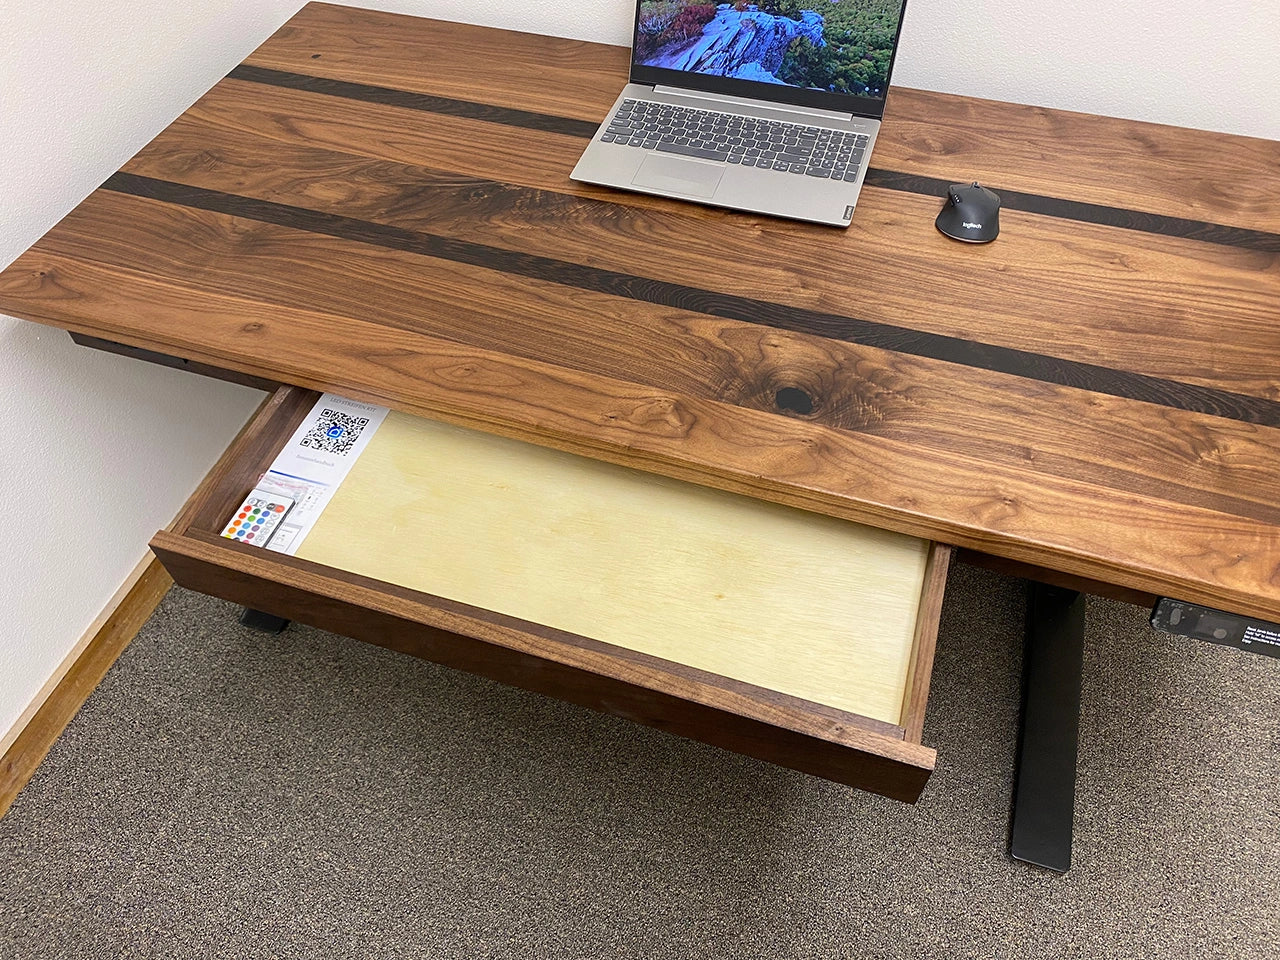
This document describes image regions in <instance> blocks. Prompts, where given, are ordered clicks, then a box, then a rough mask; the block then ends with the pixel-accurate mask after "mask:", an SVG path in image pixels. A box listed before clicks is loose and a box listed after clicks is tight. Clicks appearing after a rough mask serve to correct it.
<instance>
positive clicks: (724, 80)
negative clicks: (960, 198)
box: [571, 0, 906, 227]
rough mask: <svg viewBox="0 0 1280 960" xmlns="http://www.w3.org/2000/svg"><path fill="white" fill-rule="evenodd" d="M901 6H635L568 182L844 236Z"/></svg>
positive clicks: (685, 0)
mask: <svg viewBox="0 0 1280 960" xmlns="http://www.w3.org/2000/svg"><path fill="white" fill-rule="evenodd" d="M905 8H906V0H754V2H743V0H737V2H732V3H720V4H714V3H699V2H696V0H638V2H637V3H636V14H635V25H634V33H633V36H632V44H631V77H630V83H628V84H627V85H626V87H625V88H623V91H622V93H621V94H620V95H619V97H618V100H617V102H616V103H615V104H614V105H613V109H611V110H610V111H609V115H608V119H606V120H605V122H604V123H603V124H602V125H601V127H600V129H599V130H598V131H597V132H596V135H595V136H594V137H593V138H592V140H591V143H590V144H588V146H587V149H586V151H585V152H584V153H583V154H582V157H581V159H580V160H579V161H578V164H577V166H576V167H574V169H573V173H572V174H571V177H572V178H573V179H574V180H579V181H582V182H584V183H595V184H601V185H603V186H608V187H618V188H621V189H623V190H636V191H640V192H642V193H654V194H660V195H661V196H665V197H676V198H679V199H682V200H691V201H694V202H697V203H705V204H711V205H714V206H721V207H731V208H733V209H735V210H743V211H749V212H753V213H764V214H771V215H774V216H779V217H790V218H794V219H797V220H807V221H812V222H815V223H825V224H831V225H833V226H840V227H847V226H848V225H849V222H850V220H851V219H852V218H853V210H854V207H855V206H856V205H857V202H858V194H859V192H860V191H861V189H862V181H863V178H864V177H865V176H866V171H867V165H868V163H869V161H870V158H871V151H872V149H873V148H874V146H875V141H876V134H877V132H878V131H879V129H880V119H881V117H882V116H883V115H884V104H885V95H886V93H887V92H888V88H889V74H890V71H891V70H892V68H893V59H894V54H895V52H896V51H897V47H898V37H899V34H900V31H901V27H902V14H903V11H904V9H905Z"/></svg>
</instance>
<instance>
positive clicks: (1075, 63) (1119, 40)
mask: <svg viewBox="0 0 1280 960" xmlns="http://www.w3.org/2000/svg"><path fill="white" fill-rule="evenodd" d="M300 5H301V4H300V2H298V0H187V2H185V3H175V2H173V0H116V2H115V3H103V2H102V0H62V2H59V3H49V2H48V0H4V2H3V4H0V266H4V265H7V264H8V263H9V262H11V261H12V260H13V259H14V258H15V257H16V256H17V255H18V254H19V253H21V252H22V251H23V250H24V249H25V248H26V247H27V246H29V245H30V244H31V243H33V242H34V241H35V240H36V239H37V238H38V237H39V236H40V235H41V234H43V233H44V232H45V231H46V230H48V229H49V228H50V227H51V226H53V224H54V223H55V222H57V220H58V219H59V217H61V216H62V215H63V214H64V213H66V212H67V211H68V210H70V209H71V208H72V207H74V206H75V204H76V203H77V202H78V201H79V200H80V199H81V198H83V197H84V196H85V195H86V194H88V193H89V192H90V191H91V190H92V189H93V188H94V187H95V186H96V185H97V184H98V183H100V182H101V181H102V180H103V179H105V178H106V177H107V176H109V175H110V174H111V173H112V172H113V171H114V170H116V169H117V168H118V167H119V166H120V165H121V164H122V163H123V162H124V161H125V160H126V159H127V158H128V157H129V156H130V155H131V154H132V153H134V152H135V151H136V150H137V149H138V148H140V147H141V146H142V145H143V144H144V143H146V142H147V141H148V140H149V139H150V138H151V137H153V136H154V135H155V134H157V133H158V132H159V131H160V130H161V129H162V128H163V127H164V126H165V124H167V123H168V122H169V121H170V120H171V119H172V118H173V117H175V116H176V115H177V114H179V113H180V112H181V111H182V110H183V109H184V108H185V107H186V106H187V105H188V104H190V103H191V102H192V101H193V100H195V98H196V97H197V96H199V95H200V94H201V93H202V92H203V91H204V90H205V89H207V88H208V87H209V86H211V85H212V84H213V83H214V82H216V81H217V80H218V78H219V77H221V76H222V75H223V74H224V73H226V71H228V70H229V69H230V68H231V67H233V66H234V65H235V64H236V63H238V62H239V61H240V60H241V59H243V58H244V57H245V55H247V54H248V53H249V52H250V51H251V50H252V49H253V48H254V47H255V46H256V45H257V44H258V43H259V42H261V41H262V40H263V39H265V38H266V37H267V35H268V34H269V33H270V32H271V31H272V30H273V29H274V28H275V27H276V26H278V25H279V24H280V23H282V22H283V21H284V20H285V19H287V18H288V16H289V15H290V14H291V13H292V12H293V11H294V10H296V9H297V8H298V7H299V6H300ZM367 5H369V6H379V7H382V8H383V9H389V10H398V11H402V12H406V13H418V14H422V15H427V16H436V17H441V18H444V19H453V20H464V21H471V22H477V23H487V24H494V25H500V26H506V27H511V28H514V29H520V30H532V31H538V30H541V31H544V32H548V33H555V34H560V35H564V36H573V37H580V38H585V39H593V40H605V41H611V42H618V43H624V42H626V41H627V40H628V39H629V26H628V25H629V22H630V0H576V2H573V3H564V2H562V0H523V2H521V3H519V4H511V3H510V2H509V0H400V2H384V3H369V4H367ZM1264 8H1265V9H1264ZM1277 22H1280V18H1277V17H1276V16H1275V10H1274V4H1273V3H1271V2H1267V3H1264V2H1262V0H1218V2H1217V3H1216V4H1213V5H1209V6H1207V5H1204V4H1199V3H1196V4H1193V3H1188V2H1185V0H1073V2H1071V3H1066V2H1061V0H1060V2H1055V3H1049V2H1040V3H1028V2H1026V0H911V2H910V6H909V9H908V14H907V23H906V28H905V31H904V43H903V46H902V49H901V51H900V53H899V61H898V67H897V72H896V75H895V78H894V79H895V82H897V83H901V84H903V85H911V86H919V87H925V88H930V89H938V90H947V91H953V92H958V93H966V94H971V95H978V96H987V97H994V98H996V99H1007V100H1015V101H1019V102H1025V103H1037V104H1041V105H1045V106H1054V107H1062V108H1067V109H1076V110H1084V111H1088V112H1094V113H1106V114H1114V115H1119V116H1126V117H1133V118H1137V119H1146V120H1154V121H1159V122H1164V123H1176V124H1182V125H1186V126H1196V127H1203V128H1207V129H1214V130H1223V131H1227V132H1234V133H1242V134H1247V135H1251V136H1260V137H1267V138H1271V139H1280V111H1277V110H1276V109H1275V107H1274V98H1275V94H1276V93H1277V92H1278V91H1280V80H1278V77H1277V69H1278V68H1277V64H1280V27H1277V25H1276V24H1277ZM621 79H622V78H619V80H620V81H621ZM258 396H259V395H258V394H256V393H255V392H253V391H250V390H245V389H242V388H238V387H233V386H229V385H226V384H221V383H215V382H212V381H204V380H200V379H199V378H195V377H191V376H188V375H183V374H179V373H175V372H171V371H167V370H162V369H158V368H154V367H151V366H148V365H145V364H141V363H138V362H134V361H129V360H124V359H121V358H116V357H111V356H106V355H101V354H97V353H95V352H92V351H88V350H81V349H77V348H72V347H71V345H70V343H69V341H68V340H67V338H66V336H65V334H62V333H61V332H59V331H55V330H51V329H47V328H43V327H38V326H35V325H31V324H26V323H22V322H19V321H13V320H9V319H8V318H0V425H2V427H0V436H2V437H3V442H0V483H2V484H3V495H0V529H2V530H4V531H5V533H6V536H5V547H4V550H3V552H2V553H0V557H2V559H0V611H3V615H2V616H0V740H2V739H3V735H4V732H5V731H7V730H9V729H10V728H11V727H12V726H13V725H14V723H15V722H16V720H17V719H18V717H19V716H20V714H21V713H22V711H23V710H24V709H25V708H26V707H27V706H28V704H29V703H30V702H31V701H32V699H33V697H35V696H36V694H37V692H38V691H39V689H40V687H41V685H42V684H43V683H44V682H45V681H46V679H47V678H48V677H49V676H50V675H51V674H52V673H53V672H54V671H55V669H56V668H57V666H58V664H59V662H60V661H61V660H62V659H63V658H64V656H65V655H66V654H67V652H68V651H69V650H70V649H71V647H72V646H73V644H74V643H75V642H76V640H77V639H78V638H79V636H80V634H81V632H82V631H83V630H84V629H85V627H86V626H87V625H88V624H89V623H90V621H91V620H92V619H93V617H94V616H95V615H96V614H97V613H98V611H99V610H100V609H101V608H102V607H103V605H104V604H105V603H106V602H107V600H108V599H109V598H110V596H111V595H112V593H113V592H114V591H115V589H116V588H117V587H118V586H119V584H120V583H121V582H122V581H123V580H124V578H125V577H126V575H127V574H128V572H129V571H130V570H131V569H132V567H133V566H134V564H135V563H136V562H137V561H138V560H139V559H140V558H141V557H142V555H143V553H144V549H145V548H144V545H145V543H146V540H147V539H148V537H149V536H150V534H151V533H152V532H153V531H154V530H156V529H157V528H159V527H161V526H163V525H164V524H165V523H167V522H168V521H169V520H170V519H171V518H172V516H173V515H174V513H175V512H176V511H177V509H178V507H179V506H180V505H181V503H182V501H183V499H184V498H185V496H186V495H187V493H188V492H189V491H190V490H191V489H192V487H194V485H195V483H196V482H197V481H198V479H199V478H200V476H202V475H203V474H204V472H205V471H206V470H207V469H208V467H209V465H210V464H211V463H212V462H213V460H214V459H215V457H216V456H217V454H218V453H219V452H220V451H221V449H222V448H223V447H224V446H225V444H226V442H227V441H228V440H229V439H230V437H231V436H232V435H233V434H234V432H235V430H236V429H237V428H238V427H239V425H240V424H241V423H242V422H243V421H244V419H245V417H246V416H247V415H248V413H249V412H250V411H251V410H252V408H253V407H254V406H255V404H256V402H257V399H258ZM33 528H34V531H35V533H34V536H33V535H31V534H28V533H27V532H26V531H28V530H31V529H33Z"/></svg>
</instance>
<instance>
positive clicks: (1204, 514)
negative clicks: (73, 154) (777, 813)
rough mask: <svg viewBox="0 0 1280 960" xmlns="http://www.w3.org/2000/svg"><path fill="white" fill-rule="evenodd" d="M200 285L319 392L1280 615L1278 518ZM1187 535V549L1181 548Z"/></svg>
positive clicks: (216, 352)
mask: <svg viewBox="0 0 1280 960" xmlns="http://www.w3.org/2000/svg"><path fill="white" fill-rule="evenodd" d="M42 270H43V272H44V273H45V277H44V278H43V279H42V280H41V281H40V282H41V284H42V285H43V286H45V288H46V291H47V292H46V296H47V297H48V298H49V299H50V300H51V301H53V302H55V303H56V306H57V309H58V310H59V315H60V316H61V317H62V322H67V321H68V320H70V321H73V322H74V321H76V319H77V317H76V311H79V310H84V311H85V315H86V316H89V317H92V318H98V317H101V316H125V315H126V314H127V323H128V324H129V325H130V326H134V327H136V326H137V325H144V326H151V327H153V328H156V329H163V328H164V327H166V326H167V325H168V324H169V323H170V322H171V321H172V318H174V317H175V316H182V315H183V314H184V311H185V310H186V309H187V307H188V304H189V299H188V298H189V295H190V287H189V286H187V285H186V284H184V283H164V282H160V281H158V280H157V279H156V278H155V277H154V276H151V275H134V274H131V273H130V272H129V271H124V270H121V269H118V268H97V267H95V266H94V265H93V264H89V263H85V262H83V261H79V260H75V261H60V260H56V259H49V260H47V261H46V263H45V266H44V267H43V268H42ZM37 272H40V271H37ZM73 281H74V282H73ZM33 299H34V298H33ZM200 300H201V324H200V326H199V327H198V328H185V329H183V331H182V334H183V336H184V339H187V342H188V343H189V344H190V345H191V347H192V349H193V350H198V351H199V352H200V353H201V354H203V353H205V352H207V353H208V354H209V355H210V362H217V361H218V359H219V358H223V357H233V358H236V364H237V365H238V364H241V363H243V364H244V367H243V368H244V369H248V370H249V371H250V372H261V373H262V374H263V375H271V374H269V373H268V371H272V372H273V373H274V375H275V376H277V377H278V378H280V379H282V380H285V381H289V382H293V383H296V384H299V385H302V386H307V387H310V388H312V389H318V390H326V389H340V390H345V392H347V393H349V394H351V395H352V396H353V397H354V398H356V399H361V400H366V401H369V402H373V403H382V404H386V405H391V406H397V405H398V406H400V407H401V408H403V409H406V411H407V412H411V413H416V414H419V415H422V416H429V417H433V418H436V419H443V420H446V421H450V422H455V423H460V424H463V425H467V426H474V427H477V428H480V429H487V430H490V431H492V432H495V433H501V434H504V435H508V436H515V437H517V438H519V439H527V440H531V441H534V442H538V443H542V444H544V445H547V446H553V447H557V448H559V449H565V450H569V451H571V452H576V453H582V454H585V455H588V456H595V457H599V458H600V459H605V460H609V461H611V462H621V463H623V464H625V465H633V466H640V467H642V468H643V469H647V470H651V471H653V472H656V473H662V474H665V475H667V476H673V477H677V478H679V479H685V480H690V481H692V482H695V483H703V484H705V485H708V486H714V487H718V488H720V489H726V490H731V491H735V492H742V493H747V494H749V495H752V496H757V497H760V498H762V499H768V500H774V501H776V502H780V503H786V504H788V505H792V506H799V507H801V508H804V509H811V510H815V511H817V512H822V513H828V514H830V515H833V516H840V517H844V518H846V519H851V520H855V521H857V522H860V523H867V524H869V525H871V526H879V527H883V528H885V529H893V530H898V531H900V532H903V533H908V534H911V535H913V536H920V537H924V538H925V539H931V540H937V541H940V542H943V543H951V544H956V545H960V546H967V547H970V548H973V549H976V550H979V551H981V552H985V553H996V554H999V555H1002V556H1007V557H1010V558H1011V559H1014V560H1018V561H1020V562H1025V563H1032V564H1036V565H1042V566H1047V567H1050V568H1053V569H1058V570H1062V571H1065V572H1068V573H1071V574H1073V575H1077V576H1084V577H1091V578H1093V579H1098V580H1104V581H1109V582H1114V583H1117V584H1120V585H1123V586H1127V587H1131V588H1134V589H1140V590H1142V589H1145V590H1150V591H1152V592H1162V593H1165V594H1168V595H1175V596H1183V595H1189V593H1188V592H1187V591H1188V590H1197V591H1200V595H1202V596H1206V597H1208V596H1209V595H1212V599H1206V600H1205V602H1206V603H1208V604H1209V605H1211V606H1217V607H1223V608H1228V609H1239V610H1240V611H1241V612H1252V611H1257V613H1256V615H1258V616H1262V617H1264V618H1270V619H1280V603H1278V602H1277V598H1276V596H1275V583H1274V579H1273V578H1275V577H1276V576H1277V574H1276V572H1275V569H1274V564H1273V562H1272V559H1271V558H1272V556H1273V553H1274V545H1275V543H1276V527H1275V526H1274V525H1273V524H1270V523H1264V522H1259V521H1252V520H1249V519H1248V518H1245V517H1240V516H1236V515H1233V514H1232V513H1231V512H1227V511H1217V510H1213V509H1205V508H1202V507H1191V506H1182V505H1178V506H1176V507H1175V505H1173V504H1171V503H1170V502H1169V501H1167V500H1162V499H1159V498H1156V497H1153V496H1145V495H1140V494H1136V493H1133V492H1131V491H1127V490H1126V489H1124V488H1123V487H1122V486H1119V485H1117V486H1114V487H1103V486H1101V485H1098V484H1095V483H1090V482H1083V481H1079V480H1071V479H1065V480H1064V479H1052V480H1050V479H1046V478H1044V477H1042V476H1037V475H1034V474H1031V475H1027V474H1012V473H1010V472H1007V471H996V470H994V469H993V467H992V465H991V464H990V463H988V462H987V461H986V460H984V459H982V458H981V457H979V456H975V455H974V454H973V453H972V452H969V451H968V450H967V449H966V448H963V447H961V448H958V449H948V450H931V451H927V455H926V454H922V451H921V450H920V449H918V447H917V446H916V444H915V443H914V442H913V440H911V439H897V438H892V437H882V436H879V435H877V434H875V433H873V432H867V431H862V432H852V431H847V430H832V429H830V428H826V427H823V426H821V425H820V424H814V423H810V422H807V421H805V420H804V419H802V418H795V417H783V416H780V415H778V414H771V413H765V412H763V411H756V410H750V409H745V408H742V407H738V406H733V405H727V404H724V403H722V402H717V401H707V400H702V399H700V398H695V397H687V396H683V395H680V394H675V393H673V392H671V391H666V390H655V389H653V388H646V387H644V386H637V385H633V384H628V383H626V382H624V381H613V380H609V379H607V378H602V377H601V376H599V375H592V374H582V373H579V372H577V371H574V370H572V369H568V368H565V367H559V366H556V365H553V364H546V363H541V362H537V361H528V360H523V359H520V358H517V357H513V356H511V355H510V354H507V353H503V352H501V351H494V350H483V349H478V348H474V347H469V346H466V345H460V344H457V343H456V342H453V341H449V340H443V339H437V338H432V337H427V336H424V335H422V334H410V333H406V332H403V331H397V330H394V329H389V328H387V327H385V326H382V325H380V324H377V323H370V322H364V321H353V320H345V321H344V322H343V323H342V324H341V325H335V318H334V316H333V315H332V314H325V313H314V312H310V311H307V310H300V309H297V308H289V307H285V306H283V305H278V304H273V305H272V306H271V310H270V313H269V314H266V313H263V312H261V311H260V310H258V309H257V308H256V307H255V306H254V304H253V302H252V301H248V300H241V299H239V298H235V297H230V296H226V295H214V294H204V293H202V295H201V298H200ZM29 302H31V301H29ZM125 304H127V305H128V309H127V310H126V311H125V313H123V314H122V313H121V312H120V310H119V307H120V306H121V305H125ZM248 317H253V318H254V319H252V320H250V321H249V322H246V319H247V318H248ZM111 333H112V332H108V333H107V334H106V335H111ZM267 358H269V359H267ZM336 358H340V360H336ZM246 361H247V362H246ZM335 361H336V362H335ZM339 369H340V370H341V373H342V376H343V378H344V379H343V380H342V381H341V382H342V383H343V384H346V386H343V387H341V388H339V387H337V386H335V380H334V373H335V372H337V371H338V370H339ZM357 383H363V384H367V385H368V386H364V387H360V388H354V385H355V384H357ZM1082 401H1083V402H1082V403H1081V405H1080V406H1079V407H1078V408H1077V412H1078V414H1079V415H1080V416H1087V415H1088V414H1089V411H1090V410H1091V409H1092V407H1093V404H1092V403H1090V402H1089V400H1088V398H1087V397H1085V398H1082ZM1068 411H1069V408H1068ZM976 413H977V412H970V413H967V414H966V415H967V416H968V415H975V414H976ZM953 415H954V413H953ZM1208 453H1209V455H1210V456H1216V455H1218V453H1217V451H1208ZM1028 454H1029V458H1028V462H1034V450H1028ZM1095 455H1096V456H1099V457H1105V456H1107V455H1108V451H1107V450H1106V449H1100V450H1098V451H1095ZM1229 460H1230V458H1228V462H1227V463H1224V464H1223V465H1222V469H1223V470H1224V473H1229V470H1228V468H1229V467H1230V465H1231V464H1230V462H1229ZM1239 489H1240V490H1241V492H1243V491H1244V490H1245V489H1247V488H1246V487H1243V486H1242V487H1240V488H1239ZM1171 534H1172V535H1173V540H1174V543H1175V544H1183V545H1184V546H1183V548H1182V549H1178V548H1177V547H1176V546H1175V548H1174V549H1173V550H1170V549H1169V544H1168V540H1169V537H1170V535H1171ZM1264 610H1265V611H1266V612H1262V611H1264Z"/></svg>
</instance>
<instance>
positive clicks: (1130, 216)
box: [863, 167, 1280, 253]
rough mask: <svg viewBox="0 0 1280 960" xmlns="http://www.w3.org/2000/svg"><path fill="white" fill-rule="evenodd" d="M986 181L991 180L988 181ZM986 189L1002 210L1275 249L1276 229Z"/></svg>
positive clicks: (935, 184)
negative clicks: (1212, 221)
mask: <svg viewBox="0 0 1280 960" xmlns="http://www.w3.org/2000/svg"><path fill="white" fill-rule="evenodd" d="M863 183H864V184H866V185H868V186H873V187H882V188H884V189H885V190H900V191H902V192H903V193H921V194H924V195H926V196H933V197H938V198H939V199H941V198H942V197H945V196H946V194H947V188H948V187H949V186H950V185H951V181H950V180H939V179H937V178H936V177H922V176H918V175H916V174H911V173H894V172H893V171H892V170H879V169H876V168H874V167H873V168H871V169H870V170H868V171H867V176H866V179H865V180H864V181H863ZM987 186H991V185H990V184H987ZM991 189H992V190H994V191H995V192H996V193H998V194H999V195H1000V206H1001V207H1002V208H1004V209H1006V210H1020V211H1022V212H1023V213H1038V214H1042V215H1044V216H1046V217H1057V218H1058V219H1060V220H1077V221H1080V222H1082V223H1096V224H1099V225H1101V226H1104V227H1121V228H1123V229H1125V230H1138V231H1140V232H1142V233H1158V234H1160V235H1161V236H1165V237H1180V238H1181V239H1183V240H1200V241H1202V242H1204V243H1216V244H1219V245H1221V246H1227V247H1242V248H1244V249H1246V250H1261V251H1263V252H1264V253H1280V235H1278V234H1274V233H1265V232H1263V231H1261V230H1246V229H1245V228H1244V227H1228V226H1224V225H1222V224H1220V223H1208V222H1207V221H1204V220H1187V219H1185V218H1183V217H1166V216H1162V215H1160V214H1155V213H1142V212H1141V211H1138V210H1126V209H1124V208H1122V207H1106V206H1103V205H1101V204H1097V203H1082V202H1080V201H1079V200H1062V199H1060V198H1058V197H1046V196H1041V195H1040V194H1036V193H1019V192H1018V191H1017V190H1008V189H1006V188H1004V187H994V186H993V187H991Z"/></svg>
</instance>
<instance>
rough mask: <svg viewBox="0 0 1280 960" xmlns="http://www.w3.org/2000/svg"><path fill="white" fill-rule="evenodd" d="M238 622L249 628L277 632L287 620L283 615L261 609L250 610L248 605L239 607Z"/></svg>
mask: <svg viewBox="0 0 1280 960" xmlns="http://www.w3.org/2000/svg"><path fill="white" fill-rule="evenodd" d="M240 622H241V623H242V624H244V625H245V626H246V627H248V628H249V629H250V630H261V631H262V632H263V633H279V632H280V631H281V630H283V629H284V628H285V627H287V626H288V625H289V621H288V620H286V619H285V618H284V617H275V616H272V615H271V614H269V613H263V612H262V611H261V610H251V609H250V608H249V607H242V608H241V610H240Z"/></svg>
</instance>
